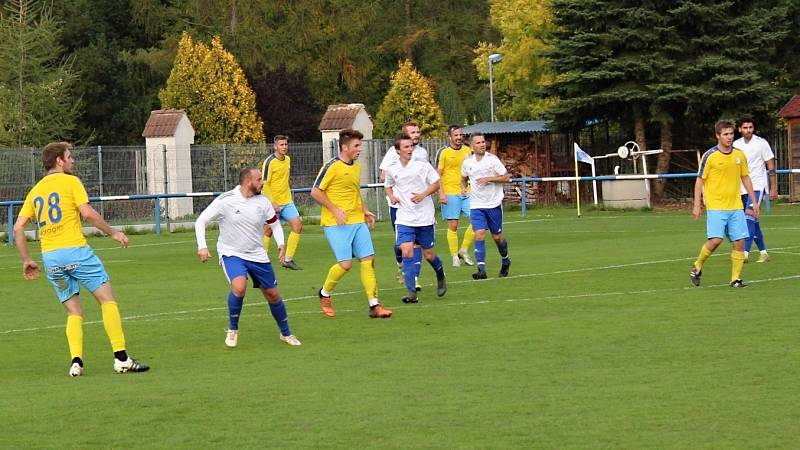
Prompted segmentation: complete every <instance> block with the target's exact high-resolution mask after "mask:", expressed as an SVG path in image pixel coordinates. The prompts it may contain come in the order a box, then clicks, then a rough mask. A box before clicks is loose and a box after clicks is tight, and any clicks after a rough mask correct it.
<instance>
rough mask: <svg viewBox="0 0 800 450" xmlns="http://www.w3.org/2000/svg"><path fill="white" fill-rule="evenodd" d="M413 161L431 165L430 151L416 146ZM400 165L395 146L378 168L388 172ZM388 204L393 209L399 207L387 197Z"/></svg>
mask: <svg viewBox="0 0 800 450" xmlns="http://www.w3.org/2000/svg"><path fill="white" fill-rule="evenodd" d="M411 160H412V161H420V162H426V163H429V164H430V161H428V150H427V149H426V148H425V147H423V146H421V145H419V144H417V145H415V146H414V151H413V152H411ZM395 164H397V165H399V164H400V155H398V154H397V150H396V149H395V148H394V145H393V146H391V147H389V150H387V151H386V154H385V155H383V159H382V160H381V165H380V166H378V169H380V170H383V171H386V170H387V169H388V168H389V167H391V166H392V165H395ZM386 203H388V204H389V206H390V207H392V208H397V205H393V204H392V202H390V201H389V197H386Z"/></svg>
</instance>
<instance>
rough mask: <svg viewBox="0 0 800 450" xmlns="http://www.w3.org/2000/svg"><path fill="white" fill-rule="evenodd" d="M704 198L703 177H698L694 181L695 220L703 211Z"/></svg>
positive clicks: (693, 211) (693, 213) (693, 210)
mask: <svg viewBox="0 0 800 450" xmlns="http://www.w3.org/2000/svg"><path fill="white" fill-rule="evenodd" d="M751 188H752V186H751ZM702 200H703V178H701V177H697V181H695V182H694V207H693V208H692V215H693V216H694V220H697V219H699V218H700V215H701V214H702V213H703V204H702Z"/></svg>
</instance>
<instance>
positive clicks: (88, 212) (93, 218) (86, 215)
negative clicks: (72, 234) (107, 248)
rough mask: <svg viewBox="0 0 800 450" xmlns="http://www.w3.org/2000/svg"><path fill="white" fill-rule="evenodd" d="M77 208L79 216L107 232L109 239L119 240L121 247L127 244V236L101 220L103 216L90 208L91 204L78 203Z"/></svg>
mask: <svg viewBox="0 0 800 450" xmlns="http://www.w3.org/2000/svg"><path fill="white" fill-rule="evenodd" d="M78 209H79V210H80V212H81V217H83V219H84V220H86V221H87V222H89V223H91V224H92V225H94V227H95V228H97V229H98V230H100V231H102V232H103V233H105V234H107V235H108V237H110V238H111V239H113V240H115V241H117V242H119V244H120V245H121V246H122V247H123V248H124V247H127V246H128V236H126V235H125V233H123V232H121V231H117V230H115V229H113V228H111V225H109V224H108V222H106V221H105V220H103V217H101V216H100V213H98V212H97V211H96V210H95V209H94V208H92V206H91V205H89V204H88V203H84V204H82V205H79V206H78Z"/></svg>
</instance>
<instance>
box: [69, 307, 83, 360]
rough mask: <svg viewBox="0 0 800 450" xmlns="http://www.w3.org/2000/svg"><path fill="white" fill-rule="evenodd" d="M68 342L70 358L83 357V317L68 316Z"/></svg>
mask: <svg viewBox="0 0 800 450" xmlns="http://www.w3.org/2000/svg"><path fill="white" fill-rule="evenodd" d="M67 344H69V356H70V358H81V359H83V317H81V316H74V315H71V314H70V315H68V316H67Z"/></svg>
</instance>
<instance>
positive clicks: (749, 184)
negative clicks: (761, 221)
mask: <svg viewBox="0 0 800 450" xmlns="http://www.w3.org/2000/svg"><path fill="white" fill-rule="evenodd" d="M742 184H743V185H744V188H745V189H747V196H748V197H750V205H751V206H750V207H751V208H752V210H753V212H752V213H751V214H750V213H748V214H750V215H752V216H753V217H756V218H757V217H758V216H759V215H761V211H760V209H761V208H759V206H758V202H757V201H756V194H755V192H754V191H753V182H752V181H751V180H750V177H749V176H747V175H745V176H743V177H742Z"/></svg>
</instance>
